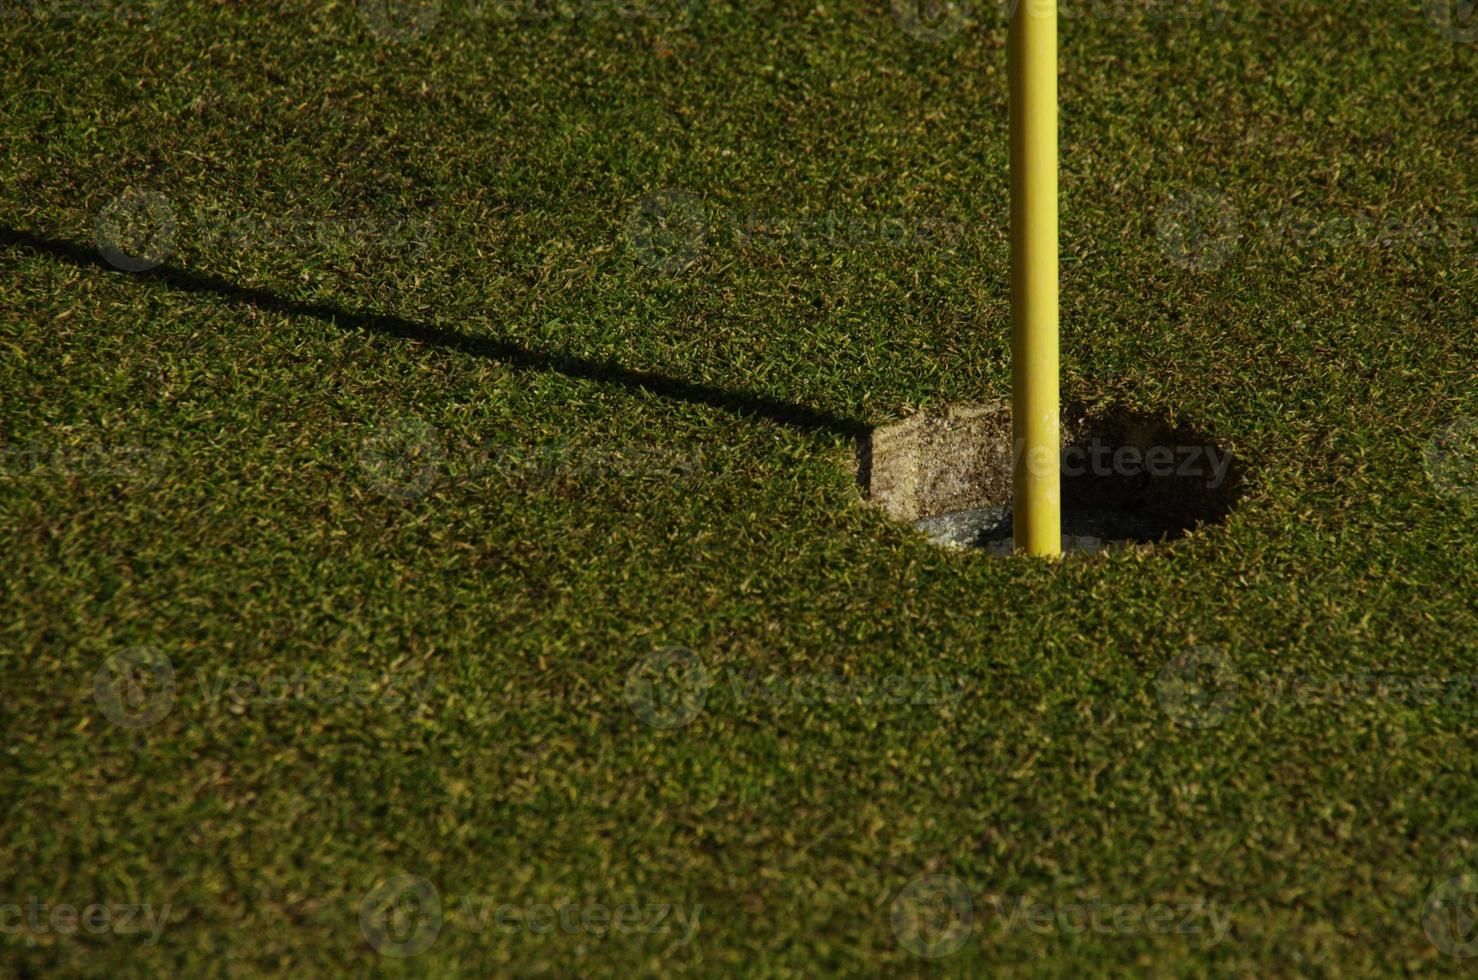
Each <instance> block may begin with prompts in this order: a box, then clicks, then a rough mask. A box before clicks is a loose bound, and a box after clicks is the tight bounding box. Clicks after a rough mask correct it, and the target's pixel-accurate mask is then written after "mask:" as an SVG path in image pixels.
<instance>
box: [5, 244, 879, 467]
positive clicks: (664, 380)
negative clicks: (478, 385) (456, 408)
mask: <svg viewBox="0 0 1478 980" xmlns="http://www.w3.org/2000/svg"><path fill="white" fill-rule="evenodd" d="M0 245H5V246H12V247H20V248H25V249H30V250H31V251H33V252H40V253H43V254H45V255H50V256H53V257H55V258H58V259H61V260H62V261H64V262H67V263H70V264H72V265H75V266H78V267H79V268H84V269H98V270H101V271H104V272H110V273H115V274H118V275H124V276H136V277H138V278H141V279H154V280H156V281H158V282H162V283H164V284H165V285H167V286H169V287H170V288H172V289H178V290H181V291H182V292H190V293H203V294H208V295H214V296H218V297H220V298H221V299H224V300H227V301H229V302H232V303H244V304H247V305H250V306H254V307H257V308H259V309H263V310H268V311H271V312H273V313H281V314H287V315H290V316H307V317H313V318H314V319H317V320H326V321H328V322H330V323H333V324H334V325H335V326H339V327H344V328H346V329H350V330H363V331H368V332H371V333H378V334H384V335H386V336H390V337H399V338H400V339H402V340H413V341H416V342H418V343H422V344H428V345H430V346H433V347H441V348H445V349H447V350H454V351H459V352H461V353H463V354H470V355H472V356H474V357H486V358H490V359H492V360H495V361H498V362H500V363H502V364H506V365H508V366H509V367H512V368H516V369H518V370H521V371H552V372H556V373H558V374H563V375H566V376H568V377H571V378H581V379H583V380H587V381H594V382H597V383H599V384H610V385H619V386H621V387H623V388H630V389H633V390H638V391H646V392H650V393H651V394H654V395H658V396H660V397H662V398H669V399H672V400H673V401H681V402H689V403H692V404H695V405H707V406H710V407H712V408H718V409H722V410H723V411H726V412H733V413H734V414H736V415H743V416H748V417H751V418H758V419H765V420H768V421H771V422H776V423H779V424H780V425H785V426H789V427H790V428H792V429H800V430H802V431H805V432H816V433H825V434H832V435H840V436H847V437H850V438H854V439H856V438H860V437H862V436H864V435H866V434H867V432H868V430H869V427H868V426H867V424H866V423H864V422H861V421H858V420H856V419H848V418H843V417H841V416H838V415H834V414H832V413H831V412H826V411H823V410H821V409H816V408H808V407H806V406H804V405H796V404H793V403H791V402H785V401H781V400H779V399H776V398H770V397H767V396H765V395H759V394H754V393H752V392H743V391H725V390H724V389H722V388H715V387H713V386H712V385H705V384H698V383H696V382H692V381H684V380H682V379H680V378H672V377H668V376H667V375H664V374H657V373H655V372H651V371H638V370H635V369H633V368H627V367H622V366H621V365H619V364H617V363H615V362H613V361H595V360H591V359H589V358H584V357H577V356H575V355H573V354H563V353H559V352H549V351H534V350H528V349H527V348H523V347H519V346H517V345H515V344H511V343H508V342H507V341H502V340H496V339H494V338H489V337H474V336H470V335H468V334H462V333H457V332H456V331H454V330H446V329H443V328H441V327H433V326H430V325H429V324H425V323H418V322H416V321H414V320H407V319H405V318H404V317H399V316H393V315H390V314H385V313H374V312H366V311H354V310H343V309H339V308H338V307H335V306H330V305H328V304H326V303H305V302H300V301H297V300H290V299H286V298H284V297H281V296H278V295H277V294H275V293H272V292H270V291H268V290H265V289H254V288H250V287H247V286H239V285H237V284H235V283H232V282H227V281H226V280H224V279H221V278H218V277H216V276H210V275H205V274H202V273H195V272H187V271H185V270H183V269H176V268H173V267H171V266H168V265H161V266H158V267H156V268H154V269H151V270H149V271H147V272H120V271H119V270H117V269H115V268H114V267H113V266H110V265H109V264H108V263H107V262H105V261H104V260H103V258H102V257H101V256H100V255H99V254H98V253H97V251H96V250H95V249H93V248H90V247H87V246H84V245H79V244H77V243H75V242H67V241H59V240H55V239H50V238H42V237H40V236H38V235H32V234H30V233H28V232H24V231H16V230H14V229H10V228H0Z"/></svg>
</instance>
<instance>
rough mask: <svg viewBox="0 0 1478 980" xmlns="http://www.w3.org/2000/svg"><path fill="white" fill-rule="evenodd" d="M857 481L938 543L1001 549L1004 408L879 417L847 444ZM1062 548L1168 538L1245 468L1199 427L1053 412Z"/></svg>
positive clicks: (1005, 504) (1217, 513)
mask: <svg viewBox="0 0 1478 980" xmlns="http://www.w3.org/2000/svg"><path fill="white" fill-rule="evenodd" d="M857 457H858V459H857V462H858V483H859V484H860V486H861V487H862V490H863V492H864V493H865V494H866V495H867V497H868V498H869V499H870V500H871V501H873V502H874V503H875V504H877V505H878V506H879V507H881V508H882V509H883V511H884V512H885V513H886V514H887V515H888V516H889V517H891V518H893V519H894V520H897V521H902V522H905V523H909V524H912V525H913V526H914V527H916V528H918V529H919V530H920V531H923V532H924V533H925V534H927V535H928V536H929V537H930V538H931V539H932V540H934V541H935V542H937V543H938V544H941V545H944V546H947V547H951V548H973V549H979V550H983V551H986V552H991V553H995V554H1008V553H1010V552H1011V550H1012V536H1013V528H1012V523H1011V463H1012V453H1011V410H1010V408H1009V407H1008V406H1005V405H946V406H943V407H940V408H935V409H930V410H927V411H923V412H919V413H918V414H916V415H912V416H910V417H908V418H906V419H902V420H900V421H897V422H893V423H890V424H888V425H884V426H880V427H878V428H876V429H874V430H873V431H872V432H871V433H869V434H868V435H867V436H864V437H863V438H862V440H861V441H860V443H859V446H858V452H857ZM1059 462H1060V465H1061V468H1062V470H1061V472H1062V549H1063V551H1076V552H1090V553H1091V552H1097V551H1101V550H1103V549H1105V548H1109V547H1113V546H1115V545H1149V544H1159V543H1163V542H1169V541H1174V540H1175V539H1177V538H1181V537H1184V536H1185V535H1186V534H1187V533H1189V532H1190V531H1192V530H1194V529H1195V528H1197V527H1200V526H1203V525H1214V524H1221V523H1224V522H1225V521H1226V518H1227V515H1228V514H1229V513H1230V511H1231V508H1232V506H1233V505H1234V504H1235V503H1236V501H1237V499H1238V498H1239V497H1240V496H1241V494H1242V490H1243V487H1244V484H1245V473H1244V470H1243V468H1242V466H1241V464H1240V463H1239V462H1238V461H1237V460H1236V459H1235V458H1234V457H1233V456H1232V454H1231V452H1230V451H1229V450H1227V449H1226V448H1225V447H1223V446H1221V445H1219V444H1218V443H1217V442H1216V441H1215V440H1213V439H1210V438H1209V437H1207V436H1206V434H1204V433H1200V432H1196V431H1194V430H1193V429H1190V428H1187V427H1184V426H1176V425H1172V424H1171V423H1169V422H1167V421H1166V420H1164V419H1158V418H1155V417H1153V416H1149V415H1146V414H1143V413H1139V412H1131V411H1126V410H1119V409H1112V408H1108V409H1092V410H1089V409H1083V408H1081V407H1079V408H1072V409H1069V410H1068V411H1066V412H1064V413H1063V417H1062V453H1061V456H1060V460H1059Z"/></svg>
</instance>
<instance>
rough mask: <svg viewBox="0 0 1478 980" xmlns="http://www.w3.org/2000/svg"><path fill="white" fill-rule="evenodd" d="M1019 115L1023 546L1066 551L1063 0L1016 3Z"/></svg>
mask: <svg viewBox="0 0 1478 980" xmlns="http://www.w3.org/2000/svg"><path fill="white" fill-rule="evenodd" d="M1006 62H1007V65H1006V68H1007V76H1008V80H1009V84H1010V87H1011V92H1010V106H1011V108H1010V112H1011V428H1012V442H1013V443H1014V450H1015V452H1014V463H1013V465H1014V475H1013V482H1014V486H1013V494H1012V496H1013V502H1012V512H1013V513H1012V518H1013V522H1014V525H1015V536H1016V549H1017V550H1018V551H1025V552H1027V553H1028V554H1032V555H1057V554H1061V552H1062V516H1061V515H1062V501H1061V483H1060V477H1059V474H1058V457H1059V446H1060V444H1059V441H1058V438H1059V437H1058V410H1057V0H1016V10H1015V12H1014V13H1013V14H1012V15H1011V24H1010V28H1009V33H1008V38H1007V45H1006Z"/></svg>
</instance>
